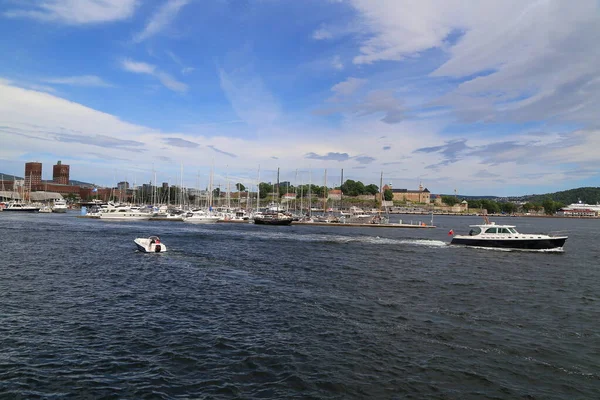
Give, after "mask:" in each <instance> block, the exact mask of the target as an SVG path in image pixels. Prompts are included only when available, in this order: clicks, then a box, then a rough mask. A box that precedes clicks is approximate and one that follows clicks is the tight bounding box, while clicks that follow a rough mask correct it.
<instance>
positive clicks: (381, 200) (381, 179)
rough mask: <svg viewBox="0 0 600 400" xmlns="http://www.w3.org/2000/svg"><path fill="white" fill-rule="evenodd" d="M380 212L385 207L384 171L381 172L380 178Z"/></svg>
mask: <svg viewBox="0 0 600 400" xmlns="http://www.w3.org/2000/svg"><path fill="white" fill-rule="evenodd" d="M379 201H380V202H379V211H381V207H382V206H383V171H381V176H380V177H379Z"/></svg>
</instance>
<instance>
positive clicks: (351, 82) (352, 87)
mask: <svg viewBox="0 0 600 400" xmlns="http://www.w3.org/2000/svg"><path fill="white" fill-rule="evenodd" d="M366 83H367V80H366V79H359V78H353V77H350V78H348V79H346V80H345V81H343V82H340V83H337V84H335V85H334V86H333V87H332V88H331V91H332V92H334V93H335V94H337V95H343V96H349V95H351V94H352V93H354V92H355V91H357V90H358V89H360V88H361V87H362V86H363V85H364V84H366Z"/></svg>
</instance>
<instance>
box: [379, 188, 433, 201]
mask: <svg viewBox="0 0 600 400" xmlns="http://www.w3.org/2000/svg"><path fill="white" fill-rule="evenodd" d="M383 190H384V191H385V190H391V191H392V194H393V195H394V197H393V200H394V201H409V202H411V203H423V204H430V203H431V192H429V190H428V189H427V188H424V187H423V185H422V184H421V185H419V189H417V190H409V189H393V188H392V187H391V185H385V186H384V187H383Z"/></svg>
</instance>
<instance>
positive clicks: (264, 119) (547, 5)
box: [0, 0, 600, 195]
mask: <svg viewBox="0 0 600 400" xmlns="http://www.w3.org/2000/svg"><path fill="white" fill-rule="evenodd" d="M598 43H600V2H598V1H597V0H577V1H575V2H574V1H568V0H565V1H563V0H532V1H529V0H498V1H495V0H480V1H477V2H474V1H467V0H444V1H441V0H335V1H334V0H320V1H316V0H315V1H313V0H303V1H288V0H212V1H211V0H147V1H143V0H44V1H41V0H39V1H38V0H0V52H1V54H2V62H1V63H0V172H3V173H11V174H16V175H21V176H22V175H23V170H24V163H25V162H26V161H40V162H43V163H44V172H43V178H44V179H49V178H51V173H52V168H51V166H52V164H54V163H55V162H56V161H57V160H62V162H63V163H65V164H69V165H71V178H72V179H78V180H83V181H88V182H94V183H97V184H101V185H115V184H116V182H118V181H121V180H128V181H130V182H132V183H133V182H136V183H138V184H139V183H146V182H149V181H154V179H155V178H154V177H155V176H156V181H158V182H159V183H160V182H163V181H167V182H171V183H177V182H179V181H180V179H181V177H180V174H181V171H183V180H184V184H185V185H186V186H199V187H206V185H207V183H208V179H209V175H210V171H211V170H214V181H215V184H221V185H226V182H228V181H231V182H232V184H234V183H235V182H243V183H245V184H246V186H252V185H255V184H256V181H257V178H258V177H259V174H260V180H261V181H275V180H276V171H277V168H280V170H281V178H280V179H281V180H282V181H283V180H290V181H292V182H296V183H298V184H300V183H302V182H304V183H308V181H309V180H310V181H312V182H313V183H318V184H323V182H324V181H325V179H327V183H328V185H330V186H333V185H334V184H339V181H340V178H341V170H342V169H343V170H344V179H354V180H360V181H363V182H364V183H366V184H367V183H375V184H377V185H378V184H379V181H380V176H381V173H383V180H384V181H385V183H391V184H392V185H393V187H395V188H409V189H414V188H416V187H417V186H418V185H419V183H420V182H422V183H423V185H424V186H426V187H428V188H429V189H430V190H431V191H432V192H433V193H452V192H454V190H455V189H456V190H457V192H458V193H459V194H465V195H476V194H490V195H518V194H529V193H544V192H550V191H556V190H564V189H569V188H575V187H580V186H600V176H599V171H600V136H599V133H600V112H599V111H598V110H600V68H599V65H600V45H598ZM325 170H327V174H326V176H327V178H325Z"/></svg>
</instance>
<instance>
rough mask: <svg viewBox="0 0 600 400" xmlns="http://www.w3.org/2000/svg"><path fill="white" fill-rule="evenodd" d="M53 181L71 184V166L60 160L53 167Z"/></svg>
mask: <svg viewBox="0 0 600 400" xmlns="http://www.w3.org/2000/svg"><path fill="white" fill-rule="evenodd" d="M52 181H53V182H54V183H58V184H59V185H68V184H69V166H68V165H66V164H63V163H62V162H61V161H58V162H57V163H56V165H54V166H53V167H52Z"/></svg>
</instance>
